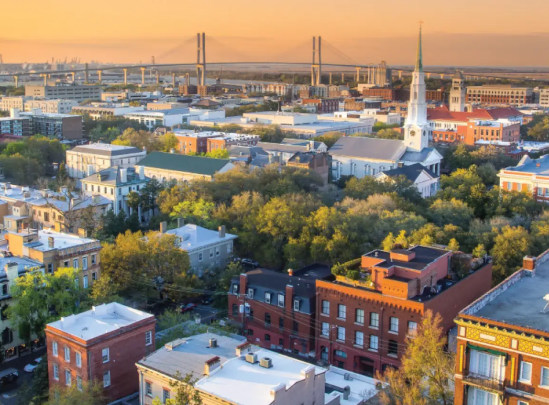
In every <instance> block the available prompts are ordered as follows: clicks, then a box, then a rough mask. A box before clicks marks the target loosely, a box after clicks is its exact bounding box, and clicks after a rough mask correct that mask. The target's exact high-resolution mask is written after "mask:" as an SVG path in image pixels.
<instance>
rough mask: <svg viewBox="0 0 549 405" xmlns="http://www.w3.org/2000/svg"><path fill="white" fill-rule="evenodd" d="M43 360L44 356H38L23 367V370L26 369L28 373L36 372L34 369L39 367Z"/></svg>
mask: <svg viewBox="0 0 549 405" xmlns="http://www.w3.org/2000/svg"><path fill="white" fill-rule="evenodd" d="M41 361H42V357H38V358H36V359H34V360H33V361H31V362H30V363H29V364H27V365H26V366H25V367H23V370H25V372H27V373H32V372H34V369H35V368H36V367H38V365H39V364H40V362H41Z"/></svg>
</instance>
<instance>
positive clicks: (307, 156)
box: [286, 152, 332, 185]
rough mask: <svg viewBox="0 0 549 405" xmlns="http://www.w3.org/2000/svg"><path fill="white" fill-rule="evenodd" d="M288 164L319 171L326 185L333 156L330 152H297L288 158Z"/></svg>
mask: <svg viewBox="0 0 549 405" xmlns="http://www.w3.org/2000/svg"><path fill="white" fill-rule="evenodd" d="M286 166H291V167H300V168H302V169H306V170H312V171H314V172H316V173H318V175H319V176H320V177H321V178H322V181H323V183H324V185H326V184H328V180H329V175H330V169H331V167H332V157H331V156H330V155H329V154H328V153H313V152H296V154H295V155H293V156H292V157H291V158H290V159H288V162H287V163H286Z"/></svg>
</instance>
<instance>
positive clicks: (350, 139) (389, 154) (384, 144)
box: [328, 136, 406, 162]
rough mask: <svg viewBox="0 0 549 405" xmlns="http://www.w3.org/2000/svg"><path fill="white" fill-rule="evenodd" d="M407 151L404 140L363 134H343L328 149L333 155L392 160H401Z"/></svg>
mask: <svg viewBox="0 0 549 405" xmlns="http://www.w3.org/2000/svg"><path fill="white" fill-rule="evenodd" d="M405 152H406V146H405V145H404V142H403V141H400V140H394V139H379V138H368V137H362V136H360V137H359V136H343V137H341V138H339V139H338V140H337V142H336V143H335V144H334V145H333V146H332V147H331V148H330V150H329V151H328V153H329V154H330V155H332V156H348V157H357V158H362V159H375V160H388V161H392V162H396V161H398V160H400V159H401V158H402V156H403V155H404V154H405Z"/></svg>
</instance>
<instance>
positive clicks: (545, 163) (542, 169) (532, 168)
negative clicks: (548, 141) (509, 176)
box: [504, 155, 549, 175]
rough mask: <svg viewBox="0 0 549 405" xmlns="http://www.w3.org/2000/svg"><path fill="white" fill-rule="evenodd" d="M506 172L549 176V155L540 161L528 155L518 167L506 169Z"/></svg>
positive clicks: (521, 160) (542, 157)
mask: <svg viewBox="0 0 549 405" xmlns="http://www.w3.org/2000/svg"><path fill="white" fill-rule="evenodd" d="M504 170H506V171H511V172H522V173H535V174H539V175H547V174H549V155H543V156H541V157H540V158H539V159H532V158H530V157H529V156H528V155H524V156H523V157H522V159H520V162H519V163H518V164H517V165H516V166H511V167H506V168H505V169H504Z"/></svg>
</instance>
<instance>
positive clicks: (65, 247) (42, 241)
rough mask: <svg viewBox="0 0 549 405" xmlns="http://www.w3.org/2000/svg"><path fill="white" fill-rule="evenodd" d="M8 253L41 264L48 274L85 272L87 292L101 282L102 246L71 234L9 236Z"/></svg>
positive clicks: (24, 233)
mask: <svg viewBox="0 0 549 405" xmlns="http://www.w3.org/2000/svg"><path fill="white" fill-rule="evenodd" d="M5 238H6V240H7V241H8V249H9V252H10V253H12V254H13V255H15V256H22V257H27V258H30V259H32V260H35V261H37V262H39V263H41V264H42V265H43V266H44V269H45V271H46V272H47V273H54V272H55V271H56V270H57V269H58V268H62V267H73V268H75V269H79V270H81V271H82V286H83V287H84V288H88V287H89V286H91V285H92V284H93V282H94V281H95V280H97V279H98V278H99V273H100V258H99V252H100V251H101V243H100V242H99V241H98V240H97V239H90V238H84V237H80V236H78V235H72V234H68V233H61V232H54V231H49V230H42V231H32V232H27V231H24V232H19V233H16V232H8V233H7V234H6V235H5Z"/></svg>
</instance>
